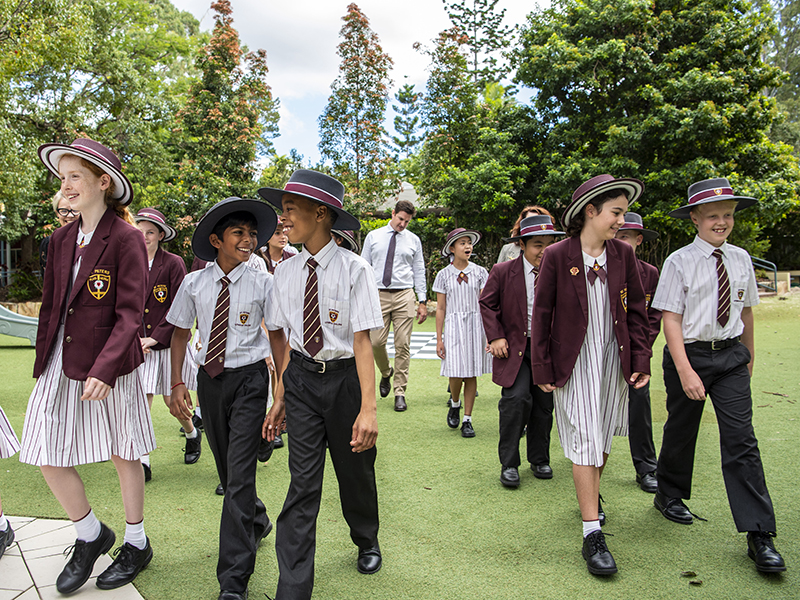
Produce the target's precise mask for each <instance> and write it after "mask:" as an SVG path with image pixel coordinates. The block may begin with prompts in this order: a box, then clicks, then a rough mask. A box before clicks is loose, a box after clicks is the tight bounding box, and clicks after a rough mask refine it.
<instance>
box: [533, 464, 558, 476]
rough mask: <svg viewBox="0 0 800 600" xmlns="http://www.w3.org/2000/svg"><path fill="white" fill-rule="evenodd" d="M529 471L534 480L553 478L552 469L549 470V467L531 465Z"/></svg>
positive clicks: (545, 465)
mask: <svg viewBox="0 0 800 600" xmlns="http://www.w3.org/2000/svg"><path fill="white" fill-rule="evenodd" d="M531 471H533V476H534V477H536V479H552V478H553V469H551V468H550V465H547V464H544V465H531Z"/></svg>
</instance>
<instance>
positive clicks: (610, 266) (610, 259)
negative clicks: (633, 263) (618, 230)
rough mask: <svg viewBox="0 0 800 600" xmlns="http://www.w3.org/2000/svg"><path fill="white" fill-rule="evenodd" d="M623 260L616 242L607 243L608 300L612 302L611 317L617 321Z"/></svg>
mask: <svg viewBox="0 0 800 600" xmlns="http://www.w3.org/2000/svg"><path fill="white" fill-rule="evenodd" d="M622 277H623V273H622V260H621V258H620V256H619V252H618V251H617V248H616V246H615V245H614V242H613V241H611V240H609V241H608V242H606V282H607V283H606V286H607V287H608V298H609V300H611V316H612V317H614V320H615V321H616V320H617V302H616V296H617V294H619V293H620V291H621V290H622Z"/></svg>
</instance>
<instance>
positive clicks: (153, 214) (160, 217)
mask: <svg viewBox="0 0 800 600" xmlns="http://www.w3.org/2000/svg"><path fill="white" fill-rule="evenodd" d="M136 216H137V217H147V218H149V219H154V220H156V221H158V222H159V223H161V224H162V225H166V224H167V221H166V220H165V219H164V215H162V214H161V213H157V212H154V211H149V210H147V209H142V210H140V211H139V212H138V213H137V215H136Z"/></svg>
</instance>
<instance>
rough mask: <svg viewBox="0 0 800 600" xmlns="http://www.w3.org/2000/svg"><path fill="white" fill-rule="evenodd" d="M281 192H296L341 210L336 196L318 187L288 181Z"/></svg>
mask: <svg viewBox="0 0 800 600" xmlns="http://www.w3.org/2000/svg"><path fill="white" fill-rule="evenodd" d="M283 191H284V192H289V193H291V192H296V193H298V194H303V195H305V196H311V197H312V198H316V199H317V200H319V201H320V202H322V203H323V204H333V205H334V206H335V207H336V208H342V203H341V201H340V200H339V199H338V198H337V197H336V196H334V195H333V194H329V193H328V192H326V191H325V190H322V189H320V188H318V187H314V186H313V185H308V184H307V183H300V182H298V181H290V182H289V183H287V184H286V185H285V186H284V188H283Z"/></svg>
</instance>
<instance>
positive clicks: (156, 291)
mask: <svg viewBox="0 0 800 600" xmlns="http://www.w3.org/2000/svg"><path fill="white" fill-rule="evenodd" d="M153 296H155V299H156V300H158V301H159V302H161V304H164V301H165V300H166V299H167V286H165V285H164V284H163V283H159V284H158V285H157V286H155V287H154V288H153Z"/></svg>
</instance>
